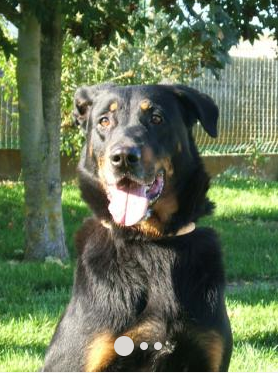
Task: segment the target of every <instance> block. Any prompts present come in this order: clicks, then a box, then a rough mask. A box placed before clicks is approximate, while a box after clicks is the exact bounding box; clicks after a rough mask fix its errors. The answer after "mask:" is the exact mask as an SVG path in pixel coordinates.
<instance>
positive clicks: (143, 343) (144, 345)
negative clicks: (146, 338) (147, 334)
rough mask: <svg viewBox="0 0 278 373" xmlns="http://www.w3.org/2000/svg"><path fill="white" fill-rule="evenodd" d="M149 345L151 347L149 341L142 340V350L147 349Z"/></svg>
mask: <svg viewBox="0 0 278 373" xmlns="http://www.w3.org/2000/svg"><path fill="white" fill-rule="evenodd" d="M148 347H149V346H148V343H147V342H142V343H141V344H140V348H141V350H147V348H148Z"/></svg>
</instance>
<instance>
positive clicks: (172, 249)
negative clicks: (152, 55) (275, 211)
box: [43, 84, 232, 372]
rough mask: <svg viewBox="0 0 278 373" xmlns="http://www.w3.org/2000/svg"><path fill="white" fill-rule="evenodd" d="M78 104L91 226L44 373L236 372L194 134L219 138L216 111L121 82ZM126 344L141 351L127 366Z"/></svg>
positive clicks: (192, 95) (202, 100)
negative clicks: (198, 129) (120, 344)
mask: <svg viewBox="0 0 278 373" xmlns="http://www.w3.org/2000/svg"><path fill="white" fill-rule="evenodd" d="M74 106H75V109H74V117H75V120H76V122H77V123H78V124H79V125H80V126H81V128H82V130H83V131H84V133H85V136H86V144H85V147H84V148H83V150H82V155H81V159H80V162H79V165H78V174H79V181H80V189H81V193H82V196H83V199H84V200H85V201H86V202H87V203H88V205H89V206H90V207H91V208H92V210H93V216H92V217H91V218H89V219H87V220H86V221H85V222H84V224H83V226H82V228H81V229H80V231H79V232H78V233H77V235H76V246H77V251H78V259H77V268H76V273H75V281H74V286H73V292H72V298H71V301H70V303H69V305H68V307H67V309H66V311H65V313H64V315H63V316H62V319H61V321H60V323H59V324H58V326H57V328H56V331H55V334H54V336H53V339H52V341H51V343H50V346H49V348H48V350H47V353H46V358H45V365H44V368H43V370H44V371H88V372H97V371H99V372H101V371H227V370H228V367H229V362H230V358H231V353H232V333H231V328H230V323H229V319H228V316H227V312H226V307H225V300H224V287H225V276H224V269H223V264H222V256H221V248H220V244H219V240H218V237H217V235H216V233H215V232H214V231H213V230H212V229H209V228H202V227H196V222H197V220H198V219H199V218H200V217H202V216H204V215H207V214H210V213H212V211H213V208H214V205H213V203H211V202H210V201H209V199H208V198H207V197H206V193H207V191H208V188H209V177H208V175H207V173H206V172H205V170H204V166H203V163H202V161H201V158H200V156H199V154H198V151H197V148H196V145H195V143H194V139H193V134H192V129H193V126H194V124H195V123H196V122H197V121H198V120H199V122H200V124H201V125H202V126H203V128H204V130H205V131H206V132H207V133H208V135H210V136H212V137H216V135H217V119H218V109H217V106H216V105H215V103H214V102H213V100H212V99H211V98H210V97H209V96H207V95H204V94H201V93H200V92H198V91H196V90H194V89H192V88H189V87H187V86H184V85H143V86H117V85H113V84H103V85H96V86H84V87H81V88H79V89H78V90H77V92H76V94H75V98H74ZM121 336H126V337H129V338H130V339H131V340H132V342H133V352H132V353H131V354H129V355H127V356H122V355H119V354H117V352H116V350H115V348H114V345H115V342H116V341H117V340H118V338H119V337H121ZM142 342H146V343H147V347H148V348H147V349H145V350H143V349H142V348H141V347H142V345H141V343H142ZM157 342H160V344H161V345H160V347H161V346H162V347H161V349H156V348H155V344H156V343H157Z"/></svg>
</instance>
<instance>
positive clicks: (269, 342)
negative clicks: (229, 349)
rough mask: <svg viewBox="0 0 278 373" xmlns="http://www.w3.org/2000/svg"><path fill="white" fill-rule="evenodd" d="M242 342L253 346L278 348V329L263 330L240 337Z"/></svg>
mask: <svg viewBox="0 0 278 373" xmlns="http://www.w3.org/2000/svg"><path fill="white" fill-rule="evenodd" d="M241 341H242V342H247V343H249V344H251V345H252V346H254V347H255V348H259V349H262V348H269V349H272V350H275V351H277V350H278V331H272V332H264V333H261V334H259V333H258V334H255V335H253V336H252V337H249V338H246V339H245V338H244V339H241Z"/></svg>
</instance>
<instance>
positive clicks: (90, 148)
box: [89, 142, 94, 158]
mask: <svg viewBox="0 0 278 373" xmlns="http://www.w3.org/2000/svg"><path fill="white" fill-rule="evenodd" d="M93 153H94V148H93V144H92V142H90V145H89V156H90V157H91V158H92V156H93Z"/></svg>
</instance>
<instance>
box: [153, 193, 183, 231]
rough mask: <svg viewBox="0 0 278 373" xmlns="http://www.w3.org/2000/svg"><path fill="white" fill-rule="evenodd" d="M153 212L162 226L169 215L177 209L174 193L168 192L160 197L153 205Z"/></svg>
mask: <svg viewBox="0 0 278 373" xmlns="http://www.w3.org/2000/svg"><path fill="white" fill-rule="evenodd" d="M153 210H154V212H155V214H156V215H157V217H158V218H159V220H160V222H161V223H162V225H163V226H164V225H165V223H167V221H168V220H169V219H170V218H171V216H172V215H173V214H174V213H175V212H176V211H177V210H178V201H177V198H176V195H175V194H174V193H173V192H172V193H168V194H167V195H166V196H165V197H161V198H160V199H159V200H158V201H157V203H156V204H155V205H154V209H153Z"/></svg>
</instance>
